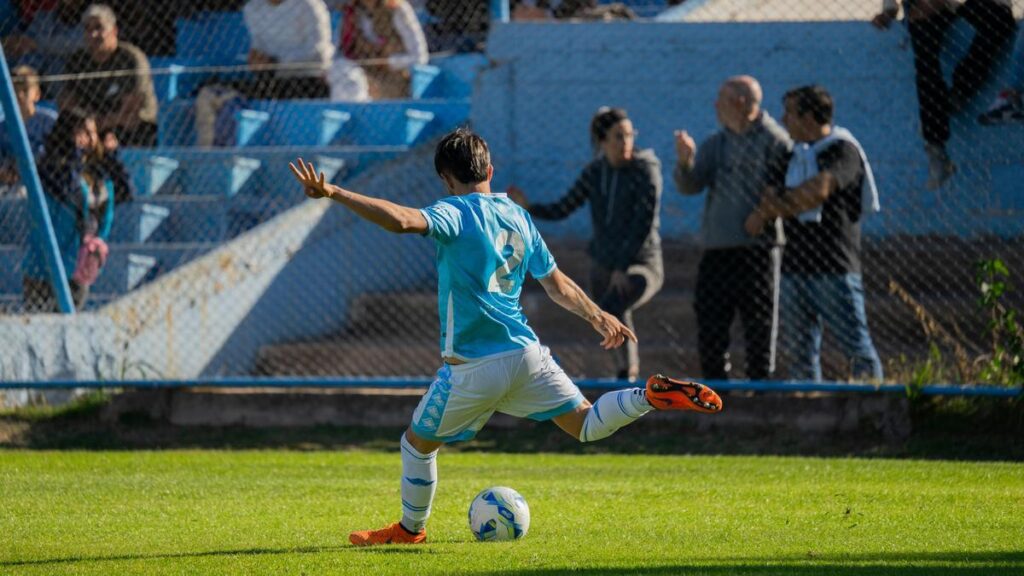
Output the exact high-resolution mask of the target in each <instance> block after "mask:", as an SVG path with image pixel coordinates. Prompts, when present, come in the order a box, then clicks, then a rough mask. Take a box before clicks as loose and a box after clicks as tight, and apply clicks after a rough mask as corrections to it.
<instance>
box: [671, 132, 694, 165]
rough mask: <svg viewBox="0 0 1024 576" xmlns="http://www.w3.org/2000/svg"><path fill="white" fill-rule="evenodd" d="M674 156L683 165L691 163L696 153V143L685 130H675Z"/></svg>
mask: <svg viewBox="0 0 1024 576" xmlns="http://www.w3.org/2000/svg"><path fill="white" fill-rule="evenodd" d="M675 137H676V157H677V158H678V159H679V163H680V164H683V165H684V166H692V165H693V157H694V156H696V155H697V143H696V142H694V140H693V137H692V136H690V133H689V132H687V131H686V130H676V131H675Z"/></svg>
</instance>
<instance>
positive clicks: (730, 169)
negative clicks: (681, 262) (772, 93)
mask: <svg viewBox="0 0 1024 576" xmlns="http://www.w3.org/2000/svg"><path fill="white" fill-rule="evenodd" d="M762 94H763V93H762V91H761V85H760V84H759V83H758V81H757V80H755V79H754V78H752V77H750V76H736V77H733V78H730V79H728V80H726V81H725V83H724V84H722V87H721V89H720V90H719V91H718V99H717V100H716V101H715V110H716V112H717V114H718V121H719V122H720V123H721V125H722V129H721V130H719V131H718V132H716V133H715V134H714V135H712V136H711V137H709V138H708V139H707V140H705V141H704V142H703V143H701V146H700V148H699V149H698V148H697V147H696V145H695V143H694V141H693V138H691V137H690V135H689V134H688V133H687V132H685V131H677V132H676V134H675V138H676V154H677V156H678V158H677V160H678V161H677V163H676V168H675V172H673V176H674V179H675V183H676V188H677V189H678V190H679V191H680V192H682V193H683V194H700V193H701V192H702V191H704V190H705V189H706V190H707V199H706V200H705V202H704V223H703V231H702V236H703V244H704V253H703V255H702V256H701V261H700V266H699V268H698V272H697V294H696V299H695V301H694V308H695V310H696V312H697V341H698V346H697V347H698V351H699V353H700V364H701V372H702V374H703V375H704V378H709V379H716V380H723V379H725V378H728V377H729V363H728V361H727V359H728V353H729V327H730V326H731V325H732V321H733V318H734V317H735V316H736V312H737V310H738V311H739V314H740V318H741V319H742V321H743V328H744V341H745V342H746V346H747V355H746V366H747V370H746V376H747V378H750V379H754V380H763V379H766V378H768V377H769V376H770V375H771V374H772V372H773V371H774V370H775V341H774V339H775V334H776V333H777V331H776V326H775V323H776V321H777V310H776V302H777V300H776V296H777V295H776V286H777V285H778V284H777V282H778V274H779V271H778V262H779V259H780V253H779V248H778V244H779V240H780V239H781V238H780V237H779V234H778V233H779V232H781V229H778V228H777V226H778V225H779V223H778V222H777V221H771V222H769V223H768V226H767V228H768V231H769V233H758V234H757V235H756V236H749V235H748V234H747V233H746V232H745V231H744V224H745V222H746V219H747V216H748V215H749V214H750V212H751V211H752V210H754V209H755V208H756V207H757V206H758V204H759V203H760V201H761V196H762V194H763V192H764V191H765V190H766V189H767V188H769V187H774V188H775V189H778V188H780V187H781V185H782V184H783V182H784V180H785V175H786V162H787V161H788V159H789V154H790V151H791V150H792V147H793V146H792V141H790V139H789V136H788V135H787V134H786V131H785V130H784V129H783V128H782V127H781V126H779V125H778V124H777V123H776V122H775V120H774V119H773V118H772V117H771V116H769V115H768V113H767V112H765V111H763V110H761V99H762Z"/></svg>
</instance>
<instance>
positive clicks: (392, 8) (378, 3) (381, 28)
mask: <svg viewBox="0 0 1024 576" xmlns="http://www.w3.org/2000/svg"><path fill="white" fill-rule="evenodd" d="M340 51H341V53H342V55H343V56H344V57H345V58H346V59H347V60H348V61H367V60H369V62H363V64H362V66H363V69H364V70H365V71H366V76H367V80H368V82H369V86H368V88H369V97H370V98H372V99H374V100H378V99H382V98H408V97H409V95H410V89H409V80H410V78H411V77H412V74H411V69H412V67H413V66H414V65H416V64H426V63H427V59H428V57H429V55H428V53H427V39H426V36H424V34H423V29H422V28H421V27H420V22H419V19H418V18H417V17H416V12H415V11H414V10H413V8H412V6H411V5H409V3H408V2H406V0H352V1H351V2H348V3H346V5H345V6H344V7H343V18H342V29H341V46H340Z"/></svg>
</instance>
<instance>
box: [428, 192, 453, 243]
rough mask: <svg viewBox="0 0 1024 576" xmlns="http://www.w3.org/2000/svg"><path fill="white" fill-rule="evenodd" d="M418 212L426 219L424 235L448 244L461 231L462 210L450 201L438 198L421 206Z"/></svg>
mask: <svg viewBox="0 0 1024 576" xmlns="http://www.w3.org/2000/svg"><path fill="white" fill-rule="evenodd" d="M420 213H421V214H423V217H424V218H426V220H427V233H426V236H428V237H430V238H433V239H434V240H436V241H438V242H440V243H442V244H448V243H449V242H451V241H452V240H455V239H456V238H458V236H459V234H460V233H462V211H461V210H459V208H458V207H457V206H455V205H453V204H452V203H450V202H445V201H444V200H438V201H437V202H434V203H433V204H431V205H430V206H427V207H426V208H421V209H420Z"/></svg>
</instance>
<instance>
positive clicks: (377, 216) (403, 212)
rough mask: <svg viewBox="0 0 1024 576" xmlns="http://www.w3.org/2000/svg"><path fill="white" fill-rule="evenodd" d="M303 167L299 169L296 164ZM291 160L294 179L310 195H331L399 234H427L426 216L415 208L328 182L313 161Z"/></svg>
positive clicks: (362, 215) (290, 165)
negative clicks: (292, 161)
mask: <svg viewBox="0 0 1024 576" xmlns="http://www.w3.org/2000/svg"><path fill="white" fill-rule="evenodd" d="M296 163H297V164H298V165H299V166H301V169H300V168H298V167H297V166H296V165H295V164H296ZM296 163H291V162H289V163H288V167H289V168H291V170H292V174H294V175H295V179H296V180H298V181H299V184H301V185H302V189H303V190H304V191H305V193H306V196H308V197H309V198H314V199H316V198H329V199H331V200H334V201H335V202H337V203H338V204H341V205H343V206H345V207H346V208H348V209H349V210H351V211H352V212H355V214H356V215H357V216H359V217H360V218H363V219H364V220H368V221H370V222H372V223H374V224H376V225H377V226H380V227H381V228H383V229H385V230H387V231H388V232H394V233H396V234H425V233H426V232H427V230H428V227H427V219H426V218H425V217H424V216H423V214H422V213H421V212H420V211H419V210H417V209H416V208H409V207H408V206H402V205H400V204H395V203H394V202H390V201H388V200H383V199H381V198H373V197H371V196H364V195H362V194H359V193H356V192H353V191H351V190H345V189H344V188H341V187H340V186H335V185H333V184H329V183H327V182H326V177H325V176H324V173H323V172H317V171H316V168H314V167H313V163H312V162H305V161H303V160H302V158H299V159H298V160H296Z"/></svg>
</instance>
